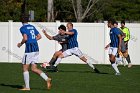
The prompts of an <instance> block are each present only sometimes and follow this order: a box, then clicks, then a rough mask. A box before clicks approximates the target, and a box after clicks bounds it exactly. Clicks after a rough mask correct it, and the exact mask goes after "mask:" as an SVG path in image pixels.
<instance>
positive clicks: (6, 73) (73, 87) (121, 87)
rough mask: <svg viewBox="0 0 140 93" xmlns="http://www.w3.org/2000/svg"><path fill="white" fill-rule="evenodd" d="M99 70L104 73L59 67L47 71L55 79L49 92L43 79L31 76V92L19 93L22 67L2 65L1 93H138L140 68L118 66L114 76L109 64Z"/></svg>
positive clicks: (68, 66) (82, 68)
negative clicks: (53, 70)
mask: <svg viewBox="0 0 140 93" xmlns="http://www.w3.org/2000/svg"><path fill="white" fill-rule="evenodd" d="M96 67H97V68H98V69H99V70H100V71H101V72H102V73H101V74H97V73H94V72H92V70H91V69H90V68H89V67H88V66H87V65H84V64H60V65H59V72H48V75H49V76H50V77H51V78H52V80H53V81H52V84H53V86H52V89H51V90H49V91H48V90H46V87H45V83H44V80H43V79H42V78H41V77H39V76H38V75H36V74H34V73H30V86H31V91H19V90H18V89H17V88H20V87H21V86H22V85H23V76H22V70H21V69H22V66H21V64H16V63H11V64H10V63H0V93H25V92H26V93H139V91H140V66H133V67H132V68H130V69H128V68H127V67H123V66H119V69H120V71H121V76H115V75H114V74H115V73H114V71H113V69H112V67H111V66H110V65H97V66H96ZM44 71H45V70H44Z"/></svg>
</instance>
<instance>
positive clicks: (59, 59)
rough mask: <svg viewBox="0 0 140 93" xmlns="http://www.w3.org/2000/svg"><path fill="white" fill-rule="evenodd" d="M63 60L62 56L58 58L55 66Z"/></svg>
mask: <svg viewBox="0 0 140 93" xmlns="http://www.w3.org/2000/svg"><path fill="white" fill-rule="evenodd" d="M61 60H62V58H60V57H59V58H57V60H56V62H55V64H54V66H55V67H56V66H57V65H58V64H59V63H60V62H61Z"/></svg>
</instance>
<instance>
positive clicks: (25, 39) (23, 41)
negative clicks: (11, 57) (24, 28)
mask: <svg viewBox="0 0 140 93" xmlns="http://www.w3.org/2000/svg"><path fill="white" fill-rule="evenodd" d="M22 36H23V39H22V41H21V42H20V43H18V44H17V47H19V48H20V47H21V46H22V45H23V44H24V43H25V42H26V41H27V35H26V34H23V35H22Z"/></svg>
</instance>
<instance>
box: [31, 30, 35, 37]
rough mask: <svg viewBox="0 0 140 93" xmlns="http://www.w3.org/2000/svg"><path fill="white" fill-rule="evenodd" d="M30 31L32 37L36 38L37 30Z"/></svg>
mask: <svg viewBox="0 0 140 93" xmlns="http://www.w3.org/2000/svg"><path fill="white" fill-rule="evenodd" d="M30 33H31V35H32V39H35V31H34V30H30Z"/></svg>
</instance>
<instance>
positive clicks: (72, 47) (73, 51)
mask: <svg viewBox="0 0 140 93" xmlns="http://www.w3.org/2000/svg"><path fill="white" fill-rule="evenodd" d="M67 29H68V31H66V32H65V34H67V35H69V37H68V49H67V50H66V51H64V52H63V53H62V54H61V55H59V57H58V58H57V60H56V63H55V64H54V66H55V67H56V66H57V65H58V64H59V63H60V62H61V60H62V58H65V57H68V56H71V55H75V56H77V57H79V58H80V59H81V60H82V61H84V62H85V63H86V64H88V65H89V66H90V67H91V68H92V69H93V70H94V71H95V72H96V73H99V70H98V69H96V68H95V67H94V66H93V64H92V62H91V61H92V60H89V59H86V57H85V56H84V55H83V53H82V52H81V50H80V49H79V48H78V41H77V35H78V32H77V30H76V29H73V24H72V23H71V22H69V23H67Z"/></svg>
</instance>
